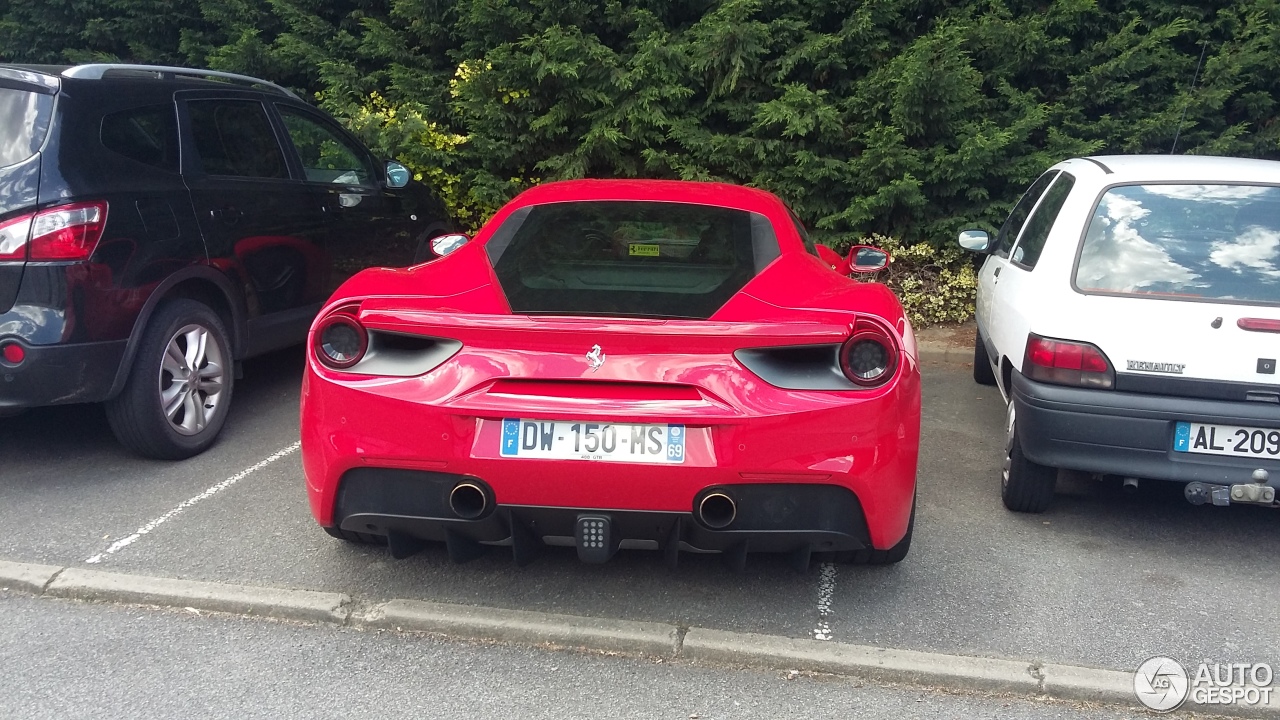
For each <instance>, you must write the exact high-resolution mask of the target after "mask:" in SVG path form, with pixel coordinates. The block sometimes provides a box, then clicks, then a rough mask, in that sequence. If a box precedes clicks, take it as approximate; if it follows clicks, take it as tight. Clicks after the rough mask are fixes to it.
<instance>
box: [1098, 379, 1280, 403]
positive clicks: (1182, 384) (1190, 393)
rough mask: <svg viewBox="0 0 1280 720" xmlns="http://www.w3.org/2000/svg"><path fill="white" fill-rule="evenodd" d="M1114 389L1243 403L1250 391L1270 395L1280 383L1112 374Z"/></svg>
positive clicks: (1279, 389)
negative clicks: (1114, 377) (1114, 375)
mask: <svg viewBox="0 0 1280 720" xmlns="http://www.w3.org/2000/svg"><path fill="white" fill-rule="evenodd" d="M1116 390H1117V391H1119V392H1130V393H1142V394H1146V395H1171V396H1175V397H1183V398H1201V399H1205V400H1228V401H1231V402H1246V401H1248V400H1249V394H1250V393H1260V394H1274V393H1276V392H1278V391H1280V384H1276V383H1245V382H1229V381H1226V380H1201V379H1198V378H1186V377H1170V376H1160V375H1137V374H1134V373H1116Z"/></svg>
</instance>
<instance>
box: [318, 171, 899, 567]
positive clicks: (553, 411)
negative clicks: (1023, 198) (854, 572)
mask: <svg viewBox="0 0 1280 720" xmlns="http://www.w3.org/2000/svg"><path fill="white" fill-rule="evenodd" d="M434 247H435V248H436V250H437V252H438V253H439V254H441V257H438V258H436V259H434V260H432V261H430V262H427V263H424V264H421V265H417V266H414V267H410V268H407V269H371V270H365V271H363V272H361V273H359V274H357V275H355V276H354V277H352V278H351V279H350V280H349V281H347V283H346V284H344V285H343V286H342V287H341V288H340V289H339V290H338V292H337V293H336V294H335V295H334V296H333V298H332V299H330V301H329V302H328V304H327V306H326V307H325V308H324V310H323V311H322V312H321V313H320V315H319V316H318V317H317V319H316V321H315V324H314V325H313V326H312V329H311V336H310V342H309V352H308V369H307V373H306V377H305V380H304V384H303V392H302V452H303V462H304V466H305V470H306V477H307V489H308V491H309V494H310V500H311V510H312V512H313V513H314V515H315V518H316V520H317V521H319V523H320V525H321V526H323V527H324V528H325V529H326V530H327V531H328V532H329V533H330V534H331V535H334V536H336V537H339V538H342V539H345V540H349V541H353V542H370V543H373V542H386V543H387V544H389V545H390V549H391V552H392V554H393V555H394V556H396V557H403V556H406V555H408V554H411V553H413V552H416V551H417V550H419V549H421V548H422V547H423V546H424V545H425V544H426V543H428V542H433V541H434V542H444V543H445V544H446V546H447V548H448V553H449V556H450V557H451V558H453V559H454V560H456V561H464V560H467V559H469V558H472V557H474V556H476V555H477V554H479V553H480V552H483V551H485V550H487V549H488V547H489V546H494V545H500V546H507V547H510V548H511V552H512V553H513V554H514V557H515V560H516V562H517V563H520V564H523V563H524V562H526V561H528V560H529V559H530V558H532V557H533V556H534V555H535V554H536V553H537V552H538V550H540V549H541V548H543V547H545V546H547V545H563V546H570V547H576V548H577V552H578V556H579V557H580V558H581V559H582V560H584V561H588V562H603V561H605V560H607V559H608V558H609V557H611V556H612V555H613V554H614V553H615V552H616V551H617V550H618V549H619V548H624V549H625V548H639V549H655V550H661V551H663V552H664V553H665V556H666V559H667V561H668V562H670V563H672V564H674V563H675V562H676V561H677V560H678V558H679V555H680V551H682V550H683V551H686V552H720V553H724V556H725V558H726V560H727V561H728V562H729V563H730V564H731V565H734V566H738V567H740V566H741V565H742V564H743V563H744V562H745V559H746V555H747V553H749V552H775V553H788V554H790V555H791V558H792V559H793V561H794V562H795V563H796V565H797V566H798V567H806V566H807V565H808V563H809V562H810V558H811V556H812V555H813V554H815V553H819V554H823V555H824V556H827V557H832V558H834V559H837V560H841V561H852V562H870V563H892V562H897V561H898V560H901V559H902V558H903V557H904V556H905V555H906V553H907V548H908V547H909V545H910V543H911V530H912V525H913V519H914V516H915V488H916V459H917V451H918V446H919V437H920V375H919V370H918V367H917V360H916V357H917V351H916V347H915V338H914V334H913V332H912V329H911V325H910V323H909V322H908V321H907V318H906V316H905V315H904V314H903V310H902V306H901V305H900V304H899V303H898V301H897V299H896V298H895V297H894V296H893V294H892V293H891V292H890V291H889V290H888V289H886V288H885V287H884V286H883V285H880V284H877V283H860V282H856V281H854V280H851V279H850V278H849V277H848V272H849V271H850V270H854V271H857V270H858V269H859V267H858V266H857V265H858V264H859V263H863V262H864V261H867V259H868V258H870V262H871V263H872V265H871V266H870V267H871V268H875V267H882V266H883V263H884V262H887V256H885V255H884V254H883V253H882V252H879V251H876V250H874V249H872V248H865V247H864V248H855V250H854V252H852V253H850V256H849V259H848V260H845V261H843V262H840V261H839V258H835V259H836V260H837V262H835V263H833V262H831V260H832V257H833V253H831V252H830V251H828V250H827V249H826V248H821V249H820V250H819V249H817V248H815V247H814V245H813V244H812V242H811V241H810V240H809V239H808V236H807V235H806V234H805V231H804V228H803V227H802V226H801V225H800V223H799V222H797V220H796V219H795V216H794V215H793V214H791V212H790V211H789V210H788V209H787V207H786V206H785V205H784V204H783V203H782V202H781V201H780V200H779V199H778V198H777V197H775V196H773V195H771V194H769V193H767V192H763V191H760V190H754V189H749V188H744V187H736V186H731V185H721V184H711V183H692V182H674V181H610V180H582V181H571V182H559V183H551V184H547V185H543V186H540V187H536V188H534V189H531V190H528V191H526V192H524V193H522V194H521V195H520V196H518V197H517V198H516V199H515V200H513V201H511V202H510V203H509V204H507V205H506V206H505V207H503V208H502V209H501V210H500V211H499V212H498V213H497V214H496V215H495V216H494V217H493V219H492V220H491V221H490V222H489V223H488V224H486V225H485V226H484V228H483V229H482V230H480V232H479V233H477V234H476V236H475V238H474V239H471V240H468V239H467V238H465V237H464V236H446V237H444V238H438V239H437V240H436V241H435V243H434ZM819 252H822V253H823V255H821V256H820V255H819ZM877 261H878V262H879V264H878V265H877V264H876V263H877ZM851 265H852V267H851Z"/></svg>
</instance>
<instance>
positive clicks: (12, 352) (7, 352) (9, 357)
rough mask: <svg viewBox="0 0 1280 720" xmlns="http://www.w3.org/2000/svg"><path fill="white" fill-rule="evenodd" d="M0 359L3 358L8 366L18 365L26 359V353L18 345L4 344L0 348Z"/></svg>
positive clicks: (12, 343) (13, 343)
mask: <svg viewBox="0 0 1280 720" xmlns="http://www.w3.org/2000/svg"><path fill="white" fill-rule="evenodd" d="M0 357H2V358H4V361H5V362H6V363H8V364H10V365H20V364H21V363H22V361H23V360H26V359H27V351H26V350H24V349H23V348H22V346H21V345H19V344H18V343H15V342H11V343H6V344H5V345H4V346H2V347H0Z"/></svg>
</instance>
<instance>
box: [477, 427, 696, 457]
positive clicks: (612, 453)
mask: <svg viewBox="0 0 1280 720" xmlns="http://www.w3.org/2000/svg"><path fill="white" fill-rule="evenodd" d="M684 439H685V429H684V425H667V424H653V425H642V424H632V423H590V422H566V421H564V420H526V419H523V418H521V419H515V418H505V419H503V421H502V448H501V450H500V454H501V455H502V457H512V458H515V457H518V458H536V459H545V460H598V461H603V462H628V463H661V464H666V463H682V462H684V447H685V445H684Z"/></svg>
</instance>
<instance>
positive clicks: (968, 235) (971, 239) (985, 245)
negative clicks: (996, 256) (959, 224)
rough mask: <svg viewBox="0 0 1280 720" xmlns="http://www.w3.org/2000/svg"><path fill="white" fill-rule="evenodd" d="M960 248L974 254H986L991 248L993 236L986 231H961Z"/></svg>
mask: <svg viewBox="0 0 1280 720" xmlns="http://www.w3.org/2000/svg"><path fill="white" fill-rule="evenodd" d="M959 242H960V247H962V248H964V249H965V250H970V251H973V252H979V253H984V252H986V251H987V250H989V249H990V248H991V236H990V235H989V234H987V231H986V230H961V231H960V240H959Z"/></svg>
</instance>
